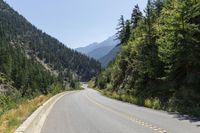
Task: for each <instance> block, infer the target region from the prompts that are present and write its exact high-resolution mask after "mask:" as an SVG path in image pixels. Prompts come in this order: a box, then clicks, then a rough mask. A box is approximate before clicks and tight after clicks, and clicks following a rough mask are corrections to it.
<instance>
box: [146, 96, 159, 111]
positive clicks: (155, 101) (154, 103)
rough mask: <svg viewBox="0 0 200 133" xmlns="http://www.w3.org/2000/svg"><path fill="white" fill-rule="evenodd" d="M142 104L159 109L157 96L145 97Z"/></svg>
mask: <svg viewBox="0 0 200 133" xmlns="http://www.w3.org/2000/svg"><path fill="white" fill-rule="evenodd" d="M144 106H145V107H148V108H153V109H161V102H160V100H159V99H158V98H151V99H145V100H144Z"/></svg>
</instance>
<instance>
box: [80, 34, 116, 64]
mask: <svg viewBox="0 0 200 133" xmlns="http://www.w3.org/2000/svg"><path fill="white" fill-rule="evenodd" d="M118 44H119V41H118V40H116V37H115V36H111V37H109V38H108V39H106V40H104V41H103V42H101V43H93V44H90V45H88V46H86V47H81V48H77V49H76V50H77V51H79V52H81V53H83V54H86V55H88V56H89V57H92V58H94V59H96V60H99V59H100V58H102V57H104V56H105V55H107V54H108V53H109V52H110V51H111V50H112V49H113V48H114V47H115V46H117V45H118Z"/></svg>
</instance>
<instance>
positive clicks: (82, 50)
mask: <svg viewBox="0 0 200 133" xmlns="http://www.w3.org/2000/svg"><path fill="white" fill-rule="evenodd" d="M98 45H99V44H98V43H97V42H94V43H92V44H89V45H88V46H86V47H80V48H77V49H76V50H77V51H78V52H80V53H82V54H87V53H89V52H91V51H92V50H94V49H96V48H97V47H98Z"/></svg>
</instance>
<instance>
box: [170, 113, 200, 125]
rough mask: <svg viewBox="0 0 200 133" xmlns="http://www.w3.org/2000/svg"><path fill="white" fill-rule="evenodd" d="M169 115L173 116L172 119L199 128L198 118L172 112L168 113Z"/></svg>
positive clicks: (199, 120)
mask: <svg viewBox="0 0 200 133" xmlns="http://www.w3.org/2000/svg"><path fill="white" fill-rule="evenodd" d="M168 113H169V114H170V115H172V116H173V118H176V119H178V120H180V121H189V122H191V123H193V124H194V125H196V126H197V127H199V128H200V117H194V116H189V115H184V114H179V113H173V112H168Z"/></svg>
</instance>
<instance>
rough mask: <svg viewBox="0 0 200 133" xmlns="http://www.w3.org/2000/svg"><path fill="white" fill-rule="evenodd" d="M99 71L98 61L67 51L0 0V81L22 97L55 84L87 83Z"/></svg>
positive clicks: (45, 91)
mask: <svg viewBox="0 0 200 133" xmlns="http://www.w3.org/2000/svg"><path fill="white" fill-rule="evenodd" d="M100 69H101V65H100V63H99V62H97V61H96V60H94V59H91V58H88V57H87V56H85V55H83V54H80V53H78V52H77V51H75V50H72V49H69V48H67V47H66V46H65V45H64V44H62V43H61V42H59V41H58V40H57V39H55V38H53V37H51V36H50V35H48V34H47V33H44V32H42V31H41V30H39V29H37V28H36V27H35V26H33V25H32V24H31V23H30V22H28V21H27V20H26V19H25V18H24V17H23V16H21V15H19V14H18V13H17V12H16V11H14V10H13V9H12V8H11V7H10V6H9V5H8V4H7V3H5V2H4V1H3V0H0V73H1V75H4V76H3V77H6V78H2V77H0V78H2V79H8V80H9V81H10V82H11V83H12V85H13V86H14V87H15V88H17V89H19V90H20V92H21V93H22V94H24V95H25V94H26V93H38V92H42V93H47V92H48V90H47V89H48V88H50V86H51V84H53V83H55V82H59V81H61V82H63V81H66V82H68V83H70V84H73V83H72V80H73V79H75V78H79V79H80V80H82V81H87V80H89V79H90V78H92V77H93V76H95V75H96V74H98V73H99V71H100ZM0 85H1V82H0ZM1 89H2V88H1Z"/></svg>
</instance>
